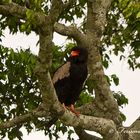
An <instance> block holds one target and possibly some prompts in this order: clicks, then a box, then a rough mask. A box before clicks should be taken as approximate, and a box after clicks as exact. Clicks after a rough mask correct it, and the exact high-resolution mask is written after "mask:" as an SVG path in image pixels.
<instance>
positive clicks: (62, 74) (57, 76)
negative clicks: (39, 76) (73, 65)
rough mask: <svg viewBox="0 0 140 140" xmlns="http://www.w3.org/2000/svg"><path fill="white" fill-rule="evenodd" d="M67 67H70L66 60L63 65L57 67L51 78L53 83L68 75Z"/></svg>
mask: <svg viewBox="0 0 140 140" xmlns="http://www.w3.org/2000/svg"><path fill="white" fill-rule="evenodd" d="M69 69H70V62H66V63H65V64H64V65H62V66H61V67H60V68H58V70H57V71H56V72H55V73H54V76H53V79H52V81H53V84H55V83H56V82H57V81H58V80H61V79H63V78H65V77H68V76H69V75H70V72H69Z"/></svg>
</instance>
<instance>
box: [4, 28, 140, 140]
mask: <svg viewBox="0 0 140 140" xmlns="http://www.w3.org/2000/svg"><path fill="white" fill-rule="evenodd" d="M4 35H5V38H2V44H3V45H4V46H7V47H12V48H20V47H24V48H29V47H30V48H31V50H32V51H33V53H35V54H37V52H38V47H36V43H37V41H38V37H37V36H36V35H35V34H34V33H32V34H31V35H28V36H26V35H24V34H20V33H17V35H11V34H9V31H8V30H6V31H5V32H4ZM54 42H55V43H56V44H59V45H63V44H64V43H65V38H64V37H61V36H58V35H56V34H55V36H54ZM112 61H113V63H112V64H111V65H110V67H109V69H108V70H106V71H105V72H106V74H109V75H111V74H116V75H117V76H118V77H119V79H120V85H119V86H117V87H116V86H114V85H112V86H111V89H112V90H115V91H122V92H123V93H124V94H125V96H126V97H127V98H128V99H129V104H128V105H127V106H126V107H124V108H123V109H122V112H123V113H124V114H125V115H126V116H127V120H126V122H125V123H124V125H125V126H129V125H130V124H131V123H133V121H135V120H136V119H137V118H138V117H139V116H140V109H138V108H139V107H138V106H140V101H139V100H140V87H139V86H140V70H135V71H134V72H133V71H131V70H129V68H128V65H127V64H126V63H125V62H120V61H119V59H118V58H117V57H115V56H112ZM23 139H24V140H30V139H41V140H46V137H45V136H44V133H41V132H33V133H31V134H29V135H26V134H25V135H24V136H23ZM61 139H62V140H65V139H66V138H65V137H64V136H63V138H61ZM75 139H76V138H75ZM4 140H6V139H4Z"/></svg>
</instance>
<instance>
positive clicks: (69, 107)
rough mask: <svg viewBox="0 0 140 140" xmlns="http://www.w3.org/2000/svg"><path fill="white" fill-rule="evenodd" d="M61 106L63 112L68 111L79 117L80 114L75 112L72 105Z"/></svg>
mask: <svg viewBox="0 0 140 140" xmlns="http://www.w3.org/2000/svg"><path fill="white" fill-rule="evenodd" d="M62 106H63V107H64V109H65V110H66V109H68V110H70V111H71V112H72V113H74V114H75V115H76V116H77V117H79V115H80V112H78V111H76V110H75V108H74V105H73V104H71V105H70V106H65V104H64V103H62Z"/></svg>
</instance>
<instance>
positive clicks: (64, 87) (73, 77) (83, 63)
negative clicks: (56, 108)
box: [53, 47, 88, 106]
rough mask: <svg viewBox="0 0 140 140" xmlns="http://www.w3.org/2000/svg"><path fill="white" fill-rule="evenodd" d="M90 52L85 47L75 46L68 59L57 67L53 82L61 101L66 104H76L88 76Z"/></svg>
mask: <svg viewBox="0 0 140 140" xmlns="http://www.w3.org/2000/svg"><path fill="white" fill-rule="evenodd" d="M87 59H88V52H87V50H86V49H85V48H81V47H73V48H72V50H71V54H70V56H69V58H68V60H67V61H66V62H65V63H64V64H63V65H62V66H61V67H59V68H58V69H57V71H56V72H55V73H54V76H53V84H54V87H55V90H56V93H57V96H58V99H59V101H60V102H61V103H64V104H65V105H66V106H69V105H71V104H74V103H75V102H76V101H77V99H78V97H79V95H80V93H81V91H82V88H83V83H84V81H85V80H86V78H87V73H88V72H87Z"/></svg>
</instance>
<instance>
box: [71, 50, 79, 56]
mask: <svg viewBox="0 0 140 140" xmlns="http://www.w3.org/2000/svg"><path fill="white" fill-rule="evenodd" d="M71 56H73V57H74V56H79V52H78V51H72V52H71Z"/></svg>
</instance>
